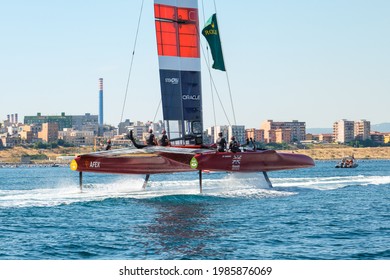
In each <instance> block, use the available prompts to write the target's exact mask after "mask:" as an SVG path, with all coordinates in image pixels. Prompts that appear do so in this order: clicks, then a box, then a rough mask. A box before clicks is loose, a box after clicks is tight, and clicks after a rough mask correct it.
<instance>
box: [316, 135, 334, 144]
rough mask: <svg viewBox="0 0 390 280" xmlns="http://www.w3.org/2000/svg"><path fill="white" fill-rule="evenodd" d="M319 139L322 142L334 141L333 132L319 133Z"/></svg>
mask: <svg viewBox="0 0 390 280" xmlns="http://www.w3.org/2000/svg"><path fill="white" fill-rule="evenodd" d="M318 141H320V142H321V143H333V142H334V141H333V134H330V133H323V134H320V135H318Z"/></svg>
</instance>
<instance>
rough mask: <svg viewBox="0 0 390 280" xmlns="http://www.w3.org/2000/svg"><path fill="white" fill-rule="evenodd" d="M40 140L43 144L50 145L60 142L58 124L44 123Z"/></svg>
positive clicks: (39, 133) (39, 136) (39, 135)
mask: <svg viewBox="0 0 390 280" xmlns="http://www.w3.org/2000/svg"><path fill="white" fill-rule="evenodd" d="M38 138H39V139H42V141H43V142H46V143H50V142H56V141H57V140H58V124H57V123H54V122H53V123H43V124H42V130H41V131H40V132H38Z"/></svg>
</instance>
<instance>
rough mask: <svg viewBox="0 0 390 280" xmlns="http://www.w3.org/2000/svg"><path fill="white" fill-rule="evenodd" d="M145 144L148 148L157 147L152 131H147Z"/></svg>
mask: <svg viewBox="0 0 390 280" xmlns="http://www.w3.org/2000/svg"><path fill="white" fill-rule="evenodd" d="M146 144H147V145H148V146H156V145H157V141H156V137H155V136H154V134H153V129H149V137H148V139H147V140H146Z"/></svg>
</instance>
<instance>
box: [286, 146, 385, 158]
mask: <svg viewBox="0 0 390 280" xmlns="http://www.w3.org/2000/svg"><path fill="white" fill-rule="evenodd" d="M280 152H290V153H297V154H304V155H307V156H309V157H311V158H312V159H314V160H340V159H342V158H343V157H346V156H352V155H353V156H354V157H355V158H356V159H390V147H369V148H353V147H316V148H310V149H298V150H283V151H280Z"/></svg>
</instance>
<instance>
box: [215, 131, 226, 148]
mask: <svg viewBox="0 0 390 280" xmlns="http://www.w3.org/2000/svg"><path fill="white" fill-rule="evenodd" d="M218 136H219V137H218V139H217V141H216V144H217V151H218V152H225V151H226V144H227V143H226V139H225V137H223V136H222V132H219V133H218Z"/></svg>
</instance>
